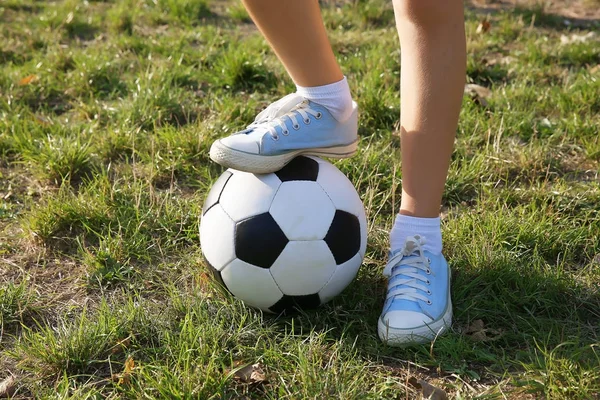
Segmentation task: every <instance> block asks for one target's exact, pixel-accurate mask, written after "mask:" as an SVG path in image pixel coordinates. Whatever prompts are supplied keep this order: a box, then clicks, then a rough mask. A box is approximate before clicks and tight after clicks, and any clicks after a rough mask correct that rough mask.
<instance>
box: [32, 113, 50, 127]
mask: <svg viewBox="0 0 600 400" xmlns="http://www.w3.org/2000/svg"><path fill="white" fill-rule="evenodd" d="M35 121H36V122H37V123H39V124H42V125H51V124H52V120H51V119H50V118H47V117H44V116H43V115H36V116H35Z"/></svg>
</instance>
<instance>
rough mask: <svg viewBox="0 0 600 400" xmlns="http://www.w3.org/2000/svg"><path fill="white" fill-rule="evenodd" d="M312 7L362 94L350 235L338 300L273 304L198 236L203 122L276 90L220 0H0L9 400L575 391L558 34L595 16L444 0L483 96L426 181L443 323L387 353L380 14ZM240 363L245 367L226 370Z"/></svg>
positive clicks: (593, 54)
mask: <svg viewBox="0 0 600 400" xmlns="http://www.w3.org/2000/svg"><path fill="white" fill-rule="evenodd" d="M582 4H584V5H586V4H587V5H588V7H591V8H589V9H593V6H594V4H593V2H591V3H589V4H588V3H582ZM323 15H324V20H325V24H326V25H327V26H328V28H329V29H330V32H331V42H332V44H333V46H334V50H335V52H336V54H337V56H338V59H339V60H340V63H341V65H342V68H343V70H344V71H345V73H346V75H347V76H348V78H349V82H350V84H351V86H352V90H353V93H354V94H355V97H356V100H357V101H358V102H359V106H360V108H361V117H360V118H361V121H360V123H361V128H360V135H361V137H362V141H361V146H360V150H359V152H358V154H357V155H356V156H355V157H354V158H352V159H350V160H345V161H340V162H337V163H336V165H337V166H338V167H339V168H340V169H341V170H342V171H343V172H344V173H345V174H346V175H347V176H348V177H349V178H350V179H351V180H352V182H353V183H354V184H355V185H356V187H357V188H358V189H359V193H360V194H361V197H362V199H363V202H364V204H365V207H366V209H367V213H368V218H369V224H370V231H369V246H368V251H367V256H366V258H365V261H364V264H363V266H362V268H361V271H360V273H359V276H358V278H357V279H356V281H355V282H353V283H352V285H351V287H350V288H349V289H348V290H346V291H345V292H344V293H343V294H342V295H341V296H339V297H338V298H336V299H334V300H333V301H332V302H331V303H329V304H327V305H326V306H324V307H322V308H321V309H319V310H317V311H315V312H310V313H301V314H299V315H296V316H294V317H287V318H273V317H270V316H266V315H262V314H260V313H258V312H256V311H254V310H251V309H248V308H246V307H244V306H243V304H241V303H240V302H238V301H236V300H235V299H232V298H230V297H227V296H225V295H223V293H221V292H220V291H219V289H218V287H217V285H216V284H215V283H214V282H213V281H212V280H211V279H210V278H209V275H208V274H207V270H206V267H205V265H204V261H203V260H202V256H201V249H200V247H199V240H198V229H197V227H198V218H199V216H200V214H201V208H202V203H203V200H204V197H205V195H206V193H207V192H208V190H209V189H210V187H211V184H212V183H213V182H214V181H215V180H216V179H217V177H218V176H219V175H220V173H221V172H222V169H221V168H220V167H218V166H216V165H214V164H213V163H211V162H210V161H209V160H208V157H207V152H208V148H209V146H210V144H211V143H212V141H213V140H214V139H215V138H217V137H220V136H223V135H226V134H228V133H230V132H233V131H235V130H236V129H239V128H241V127H243V126H245V125H246V124H248V123H249V122H251V121H252V119H253V118H254V116H255V115H256V113H257V112H258V111H259V110H260V109H262V108H263V107H264V106H265V105H266V104H268V103H269V102H271V101H272V100H274V99H276V98H278V97H280V96H282V95H284V94H286V93H288V92H289V91H290V90H293V84H292V82H291V81H290V80H289V78H287V76H286V74H285V71H284V70H283V69H282V67H281V66H280V65H279V63H278V62H277V60H276V58H275V56H274V55H273V53H272V52H271V51H270V50H269V48H268V46H267V44H266V43H265V41H264V40H263V39H262V38H261V37H260V35H259V34H258V32H257V31H256V30H255V29H254V28H253V26H252V24H251V23H249V17H248V15H247V13H246V12H245V10H244V9H243V8H241V6H240V5H239V4H238V3H235V2H233V1H226V2H221V1H216V0H213V1H187V0H169V1H146V0H127V1H119V2H117V1H89V2H78V1H72V0H59V1H55V2H38V1H33V0H24V1H13V0H7V1H4V2H0V16H1V18H2V21H3V24H2V29H1V30H0V35H1V37H2V40H0V92H1V93H2V94H3V95H2V96H1V97H0V313H1V314H0V317H1V319H0V371H2V372H0V380H1V379H3V378H4V377H6V376H8V375H9V374H12V375H15V376H16V377H17V387H16V393H15V395H14V396H15V398H24V397H31V398H48V399H51V398H60V399H66V398H77V399H80V398H116V397H120V398H201V399H218V398H271V399H275V398H277V399H280V398H343V399H347V398H348V399H349V398H355V399H363V398H407V397H415V396H416V391H415V389H414V388H413V387H412V386H411V385H410V384H409V383H408V379H409V378H413V377H416V378H417V379H424V380H426V381H428V382H430V383H432V384H434V385H436V386H438V387H440V388H442V389H443V390H445V391H446V392H447V393H448V394H449V395H450V396H451V397H454V398H524V399H526V398H548V399H590V398H598V394H599V393H600V368H599V367H600V347H599V344H600V313H599V311H598V310H600V291H599V287H600V214H599V211H598V204H600V175H599V172H598V171H600V139H599V135H598V126H600V103H599V96H598V93H600V70H599V69H598V66H597V65H598V61H599V60H600V42H599V41H598V40H599V39H598V36H597V35H596V36H589V37H588V39H587V40H586V41H584V42H581V43H572V44H565V43H562V42H561V36H565V37H567V38H568V37H571V35H574V34H577V35H581V36H583V35H586V34H587V33H588V32H592V31H595V30H597V26H598V21H597V20H596V21H594V20H587V21H584V22H581V21H579V22H578V23H577V24H571V25H565V24H564V23H563V17H561V16H560V15H559V14H557V13H556V12H555V9H552V11H549V10H547V9H545V8H544V7H543V6H541V5H540V4H539V3H538V4H534V5H532V6H531V7H527V3H520V6H519V8H518V9H511V8H506V9H496V10H495V11H494V12H492V13H490V14H487V15H486V16H485V17H484V16H483V15H482V14H480V11H478V9H475V8H467V20H466V28H467V38H468V48H469V56H468V81H469V82H470V83H475V84H479V85H483V86H485V87H487V88H488V89H489V90H490V91H491V95H490V97H489V98H487V99H486V101H485V102H482V101H479V100H477V99H472V98H470V97H468V96H466V97H465V99H464V102H463V108H462V113H461V120H460V125H459V128H458V132H457V140H456V151H455V153H454V155H453V159H452V164H451V167H450V173H449V178H448V184H447V190H446V193H445V197H444V204H443V215H444V219H443V232H444V246H445V253H446V255H447V257H448V259H449V260H450V263H451V266H452V270H453V279H454V284H453V293H452V294H453V301H454V311H455V322H454V325H453V328H452V330H451V332H449V333H448V334H447V335H445V336H444V337H440V338H438V340H437V341H436V342H435V343H434V344H433V345H432V346H417V347H414V348H410V349H393V348H388V347H386V346H385V345H383V344H381V343H380V342H379V340H378V339H377V333H376V330H375V326H376V321H377V318H378V314H379V312H380V307H381V305H382V302H383V295H384V291H385V281H384V278H383V276H382V275H381V270H382V268H383V264H384V262H385V255H386V252H387V247H386V246H387V232H388V229H389V228H390V226H391V224H392V221H393V218H394V214H395V212H396V211H397V210H398V201H399V196H400V193H401V178H402V177H401V171H400V160H399V159H398V157H397V156H396V155H397V154H398V146H399V144H398V139H397V137H396V136H395V135H394V132H395V131H396V130H397V120H398V113H399V94H398V83H399V70H400V65H399V52H398V43H397V38H396V32H395V28H394V26H393V23H394V21H393V13H392V11H391V9H390V5H389V4H388V3H387V2H386V3H384V2H383V1H379V0H373V1H358V2H335V3H333V2H332V3H328V2H325V4H324V9H323ZM483 18H487V19H488V20H489V22H490V24H491V29H490V30H489V31H488V32H485V33H478V32H477V26H478V24H479V23H480V21H481V20H482V19H483ZM474 326H477V327H479V328H477V329H476V332H475V333H474V332H473V330H474V328H473V327H474ZM132 361H133V363H134V367H133V369H132V368H131V362H132ZM256 363H258V364H260V365H261V368H262V369H263V371H264V374H265V380H264V381H262V382H254V383H253V382H244V380H243V379H240V378H239V376H238V375H236V370H237V369H239V368H241V367H243V366H245V365H252V364H256Z"/></svg>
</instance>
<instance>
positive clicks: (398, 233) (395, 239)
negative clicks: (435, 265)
mask: <svg viewBox="0 0 600 400" xmlns="http://www.w3.org/2000/svg"><path fill="white" fill-rule="evenodd" d="M414 235H420V236H421V237H423V238H425V246H423V250H427V251H429V252H431V253H432V254H440V253H441V252H442V230H441V226H440V218H439V217H437V218H418V217H410V216H408V215H402V214H398V216H397V217H396V221H395V222H394V226H393V227H392V230H391V232H390V248H391V250H392V251H396V250H399V249H402V248H403V247H404V242H405V241H406V238H407V237H410V236H414Z"/></svg>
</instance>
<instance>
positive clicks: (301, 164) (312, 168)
mask: <svg viewBox="0 0 600 400" xmlns="http://www.w3.org/2000/svg"><path fill="white" fill-rule="evenodd" d="M275 175H277V177H278V178H279V179H280V180H281V182H288V181H313V182H316V180H317V176H318V175H319V163H318V162H316V161H315V160H313V159H312V158H308V157H303V156H299V157H296V158H294V159H293V160H292V161H290V162H289V163H288V164H287V165H286V166H285V167H283V168H281V169H280V170H279V171H277V172H275Z"/></svg>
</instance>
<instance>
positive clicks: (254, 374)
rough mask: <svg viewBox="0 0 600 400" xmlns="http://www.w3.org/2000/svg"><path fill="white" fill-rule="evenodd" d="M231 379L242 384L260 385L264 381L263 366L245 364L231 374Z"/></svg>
mask: <svg viewBox="0 0 600 400" xmlns="http://www.w3.org/2000/svg"><path fill="white" fill-rule="evenodd" d="M233 378H234V379H236V380H238V381H240V382H244V383H260V382H263V381H265V380H266V377H265V371H264V370H263V365H262V364H260V363H256V364H247V365H245V366H243V367H241V368H239V369H237V370H234V372H233Z"/></svg>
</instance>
